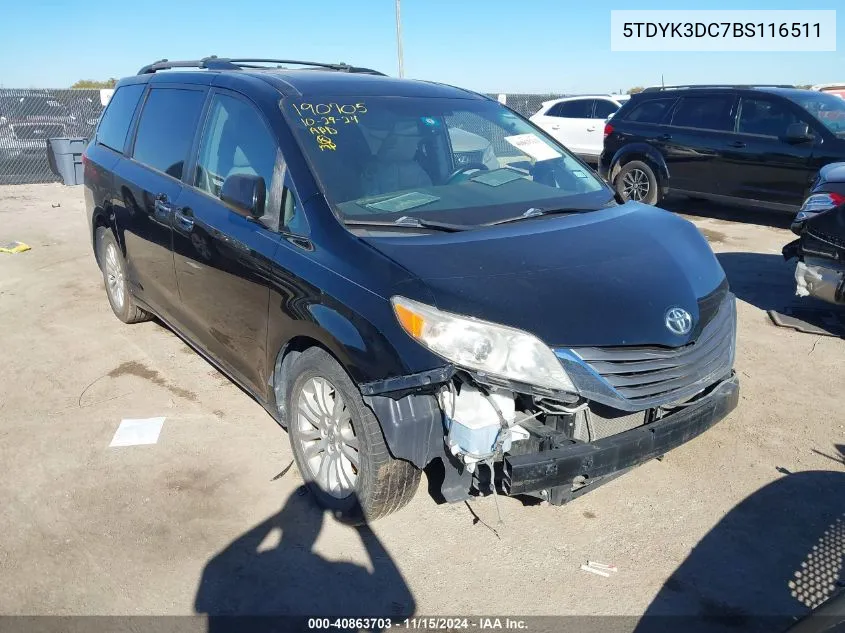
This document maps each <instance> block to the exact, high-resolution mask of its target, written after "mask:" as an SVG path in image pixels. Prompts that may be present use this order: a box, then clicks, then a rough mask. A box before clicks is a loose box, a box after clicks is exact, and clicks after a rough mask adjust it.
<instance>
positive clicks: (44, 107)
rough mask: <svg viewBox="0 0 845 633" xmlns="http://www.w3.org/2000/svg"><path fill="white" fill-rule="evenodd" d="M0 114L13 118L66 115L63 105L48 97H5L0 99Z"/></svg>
mask: <svg viewBox="0 0 845 633" xmlns="http://www.w3.org/2000/svg"><path fill="white" fill-rule="evenodd" d="M0 115H4V116H7V117H14V118H25V117H30V116H55V117H63V116H67V110H66V109H65V107H64V106H63V105H62V104H61V103H59V102H58V101H55V100H54V99H50V98H48V97H6V98H4V99H0Z"/></svg>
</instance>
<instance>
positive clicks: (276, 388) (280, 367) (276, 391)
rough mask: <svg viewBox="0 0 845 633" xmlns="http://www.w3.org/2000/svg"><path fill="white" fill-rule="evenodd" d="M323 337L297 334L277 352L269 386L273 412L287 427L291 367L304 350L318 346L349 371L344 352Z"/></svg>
mask: <svg viewBox="0 0 845 633" xmlns="http://www.w3.org/2000/svg"><path fill="white" fill-rule="evenodd" d="M321 339H322V337H320V338H317V337H315V336H313V335H307V334H297V335H295V336H293V337H292V338H290V339H289V340H288V341H287V342H285V344H284V345H282V347H281V348H280V349H279V351H278V353H277V354H276V358H275V361H274V362H273V372H272V373H271V374H270V380H269V383H270V384H269V386H270V391H271V394H272V397H273V405H274V409H273V412H274V415H275V418H276V421H277V422H279V424H281V425H282V426H283V427H285V428H287V422H286V415H287V383H288V379H289V378H290V369H291V367H292V366H293V364H294V362H296V359H297V358H299V355H300V354H302V352H304V351H305V350H308V349H311V348H312V347H318V348H320V349H322V350H324V351H325V352H326V353H328V354H329V355H331V356H332V358H334V359H335V360H336V361H337V362H338V363H339V364H340V366H341V367H343V369H344V371H346V372H347V373H349V371H348V369H347V365H346V363H344V362H343V360H342V359H341V358H340V356H342V354H338V353H337V351H335V350H332V347H335V346H333V345H326V344H325V343H324V342H323V340H321Z"/></svg>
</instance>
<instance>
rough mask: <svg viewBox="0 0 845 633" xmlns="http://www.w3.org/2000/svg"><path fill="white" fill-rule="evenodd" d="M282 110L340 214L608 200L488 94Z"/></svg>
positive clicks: (588, 176) (471, 220) (297, 103)
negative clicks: (487, 97)
mask: <svg viewBox="0 0 845 633" xmlns="http://www.w3.org/2000/svg"><path fill="white" fill-rule="evenodd" d="M282 110H283V111H284V112H285V116H286V117H287V119H288V121H289V122H290V125H291V128H292V129H293V130H294V134H295V135H296V137H297V140H298V142H299V145H300V147H301V148H302V151H303V152H304V153H305V155H306V156H307V158H308V160H309V162H310V163H311V166H312V169H313V170H314V172H315V175H316V176H317V179H318V180H319V181H320V183H321V186H322V188H323V192H324V193H325V195H326V198H327V199H328V200H329V202H330V203H331V204H332V205H333V206H334V208H335V210H336V212H337V213H338V215H339V216H340V217H341V218H342V219H345V220H356V221H361V220H367V221H369V220H373V221H379V222H385V221H386V222H391V221H395V220H398V219H399V218H402V217H405V216H411V217H416V218H418V219H428V220H438V221H441V222H453V223H460V224H462V225H478V224H484V223H488V222H491V221H495V220H497V219H501V218H504V217H507V216H509V215H514V214H519V213H521V212H524V211H526V210H529V209H532V208H533V209H540V210H556V209H560V208H592V209H595V208H599V207H601V206H603V205H604V204H606V203H607V202H609V201H610V200H611V199H612V193H611V192H610V190H609V189H607V188H606V187H605V186H604V185H603V184H602V183H601V182H600V181H599V180H598V178H596V177H595V176H594V175H593V174H592V172H590V171H589V170H588V169H586V168H585V167H584V166H583V165H582V164H581V163H580V162H578V161H577V160H576V159H574V158H573V157H572V156H571V155H570V154H569V153H568V152H567V151H566V150H565V149H564V148H563V147H562V146H560V145H558V144H557V143H555V142H554V141H552V140H550V139H548V138H547V137H545V136H544V135H543V134H542V133H541V132H539V131H538V130H537V129H536V128H535V127H533V126H532V125H531V124H529V123H528V122H526V121H524V120H523V119H521V118H519V117H518V116H516V115H515V114H513V113H512V112H511V111H510V110H508V109H507V108H504V107H502V106H501V105H500V104H498V103H496V102H493V101H482V100H470V99H442V98H435V99H430V98H406V97H369V98H352V97H322V98H320V100H319V102H318V101H315V100H308V99H306V98H300V99H297V100H285V101H283V102H282Z"/></svg>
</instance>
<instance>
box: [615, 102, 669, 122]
mask: <svg viewBox="0 0 845 633" xmlns="http://www.w3.org/2000/svg"><path fill="white" fill-rule="evenodd" d="M674 102H675V100H674V99H650V100H648V101H643V102H642V103H639V104H637V105H634V106H632V107H631V111H630V112H629V113H628V116H627V117H625V118H626V119H627V120H628V121H635V122H637V123H660V121H661V119H662V118H663V115H664V114H666V111H667V110H668V109H669V108H670V107H671V106H672V104H673V103H674Z"/></svg>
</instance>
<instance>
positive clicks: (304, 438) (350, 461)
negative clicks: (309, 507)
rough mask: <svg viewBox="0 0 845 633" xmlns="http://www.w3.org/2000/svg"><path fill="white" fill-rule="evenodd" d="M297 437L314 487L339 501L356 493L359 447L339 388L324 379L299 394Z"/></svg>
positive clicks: (309, 383) (310, 381)
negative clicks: (318, 487) (314, 484)
mask: <svg viewBox="0 0 845 633" xmlns="http://www.w3.org/2000/svg"><path fill="white" fill-rule="evenodd" d="M297 400H298V401H297V406H296V419H295V420H294V424H296V425H297V427H296V431H297V432H296V434H295V437H296V438H297V441H298V443H299V448H300V452H301V455H302V457H303V458H304V461H305V463H306V465H307V468H308V469H309V470H310V471H311V473H310V474H311V476H312V477H313V479H314V481H315V483H317V485H319V486H320V488H322V489H323V490H325V491H326V492H327V493H329V494H330V495H331V496H333V497H336V498H338V499H343V498H344V497H348V496H349V495H350V494H351V493H352V492H354V490H355V484H356V482H357V480H358V472H359V467H360V460H361V458H360V445H359V443H358V438H357V437H356V436H355V431H354V429H353V428H352V416H351V414H350V412H349V408H348V407H347V406H346V403H345V402H344V401H343V398H342V397H341V395H340V392H339V391H338V390H337V388H336V387H335V386H334V385H333V384H332V383H331V382H329V381H328V380H326V379H325V378H322V377H319V376H315V377H313V378H309V379H308V380H307V381H306V382H305V384H304V385H303V386H302V389H301V390H300V392H299V397H298V399H297Z"/></svg>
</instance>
